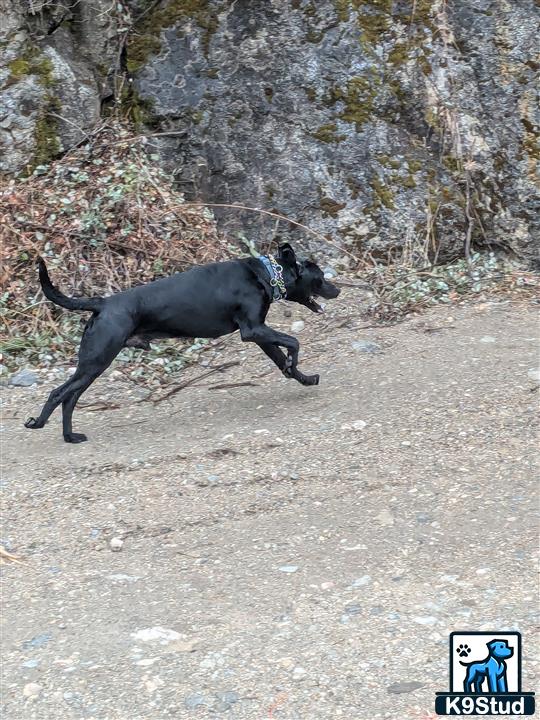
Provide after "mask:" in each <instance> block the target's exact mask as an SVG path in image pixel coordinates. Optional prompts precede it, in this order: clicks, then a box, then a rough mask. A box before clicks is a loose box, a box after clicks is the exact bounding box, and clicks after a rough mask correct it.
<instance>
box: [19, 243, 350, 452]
mask: <svg viewBox="0 0 540 720" xmlns="http://www.w3.org/2000/svg"><path fill="white" fill-rule="evenodd" d="M39 280H40V282H41V287H42V288H43V292H44V293H45V295H46V297H47V298H48V299H49V300H52V302H54V303H56V304H57V305H60V306H61V307H64V308H67V309H68V310H90V311H92V317H91V318H90V320H89V321H88V323H87V324H86V327H85V329H84V333H83V336H82V340H81V346H80V348H79V362H78V365H77V370H76V371H75V373H74V374H73V375H72V376H71V377H70V378H69V380H68V381H67V382H66V383H64V384H63V385H62V386H60V387H58V388H56V389H55V390H53V391H52V392H51V394H50V395H49V398H48V400H47V402H46V403H45V405H44V407H43V410H42V411H41V414H40V416H39V417H38V418H29V419H28V420H27V421H26V423H25V426H26V427H27V428H42V427H43V426H44V425H45V423H46V422H47V420H48V419H49V417H50V415H51V413H52V412H53V410H54V409H55V408H56V407H57V406H58V405H59V404H60V403H62V424H63V434H64V440H65V441H66V442H70V443H78V442H84V440H86V436H85V435H82V434H80V433H74V432H73V430H72V424H71V417H72V415H73V409H74V408H75V405H76V403H77V400H78V399H79V398H80V397H81V395H82V394H83V392H84V391H85V390H87V389H88V388H89V387H90V385H91V384H92V383H93V382H94V380H95V379H96V378H97V377H99V376H100V375H101V374H102V373H103V372H104V371H105V370H106V369H107V368H108V367H109V365H110V364H111V363H112V361H113V360H114V358H115V357H116V356H117V355H118V353H119V352H120V350H121V349H122V348H123V347H124V346H131V347H142V348H146V349H147V348H148V347H149V342H150V340H152V339H154V338H179V337H182V338H191V337H200V338H203V337H204V338H217V337H220V336H221V335H226V334H228V333H232V332H234V331H235V330H240V335H241V337H242V340H243V341H245V342H254V343H256V344H257V345H258V346H259V347H260V348H261V350H262V351H263V352H265V353H266V354H267V355H268V357H269V358H270V359H271V360H272V361H273V362H274V363H275V364H276V365H277V366H278V368H279V369H280V370H281V372H282V373H283V374H284V375H285V376H286V377H288V378H293V379H294V380H298V382H300V383H302V385H317V384H318V382H319V376H318V375H303V374H302V373H301V372H300V371H299V370H298V367H297V365H298V350H299V343H298V340H297V339H296V338H294V337H291V336H290V335H286V334H285V333H281V332H277V330H273V329H272V328H270V327H268V326H267V325H265V324H264V321H265V319H266V315H267V313H268V309H269V307H270V303H271V302H272V300H278V299H286V300H292V301H293V302H297V303H300V304H301V305H305V306H306V307H308V308H309V309H310V310H312V311H313V312H322V308H321V307H320V305H318V304H317V303H316V302H315V300H314V299H313V298H314V296H319V297H323V298H327V299H330V298H335V297H337V296H338V295H339V292H340V291H339V289H338V288H337V287H336V286H335V285H332V283H329V282H328V281H327V280H325V279H324V275H323V272H322V270H321V269H320V268H319V267H318V265H316V264H315V263H312V262H309V261H303V262H297V260H296V256H295V254H294V250H293V249H292V248H291V246H290V245H288V244H285V245H281V246H280V247H279V250H278V256H277V260H276V259H274V258H273V257H272V256H271V255H270V256H268V257H262V258H261V259H257V258H246V259H243V260H229V261H227V262H220V263H212V264H210V265H202V266H199V267H194V268H192V269H191V270H188V271H187V272H182V273H177V274H176V275H171V276H170V277H167V278H163V279H161V280H155V281H154V282H151V283H148V284H147V285H141V286H139V287H134V288H131V289H130V290H125V291H124V292H120V293H117V294H116V295H111V296H110V297H106V298H102V297H94V298H69V297H67V296H66V295H64V294H63V293H61V292H60V291H59V290H57V288H55V287H54V286H53V284H52V283H51V280H50V278H49V274H48V272H47V268H46V266H45V263H44V262H43V260H42V259H41V258H40V260H39ZM280 348H285V349H286V350H287V355H285V354H284V353H283V352H282V350H280Z"/></svg>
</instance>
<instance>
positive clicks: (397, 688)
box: [386, 680, 424, 695]
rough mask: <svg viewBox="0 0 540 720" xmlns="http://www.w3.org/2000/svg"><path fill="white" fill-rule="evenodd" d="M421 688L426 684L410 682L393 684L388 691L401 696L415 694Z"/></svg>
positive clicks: (388, 687)
mask: <svg viewBox="0 0 540 720" xmlns="http://www.w3.org/2000/svg"><path fill="white" fill-rule="evenodd" d="M421 687H424V683H421V682H416V681H415V680H410V681H409V682H397V683H392V685H388V686H387V688H386V691H387V692H389V693H392V694H393V695H399V693H409V692H414V690H419V689H420V688H421Z"/></svg>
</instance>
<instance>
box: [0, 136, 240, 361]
mask: <svg viewBox="0 0 540 720" xmlns="http://www.w3.org/2000/svg"><path fill="white" fill-rule="evenodd" d="M156 159H157V158H156V157H155V156H154V157H153V156H151V155H150V154H149V153H147V152H146V150H145V145H144V143H143V142H141V138H140V137H135V138H133V137H132V136H131V135H130V133H129V131H128V130H127V129H124V128H123V127H122V126H120V125H116V124H112V125H111V124H107V125H104V126H101V127H100V128H98V129H97V130H96V131H95V132H94V134H93V136H92V137H91V142H89V143H88V144H86V145H84V146H83V147H80V148H76V149H74V150H73V151H71V152H70V153H68V154H67V155H66V156H64V157H63V158H62V159H61V160H58V161H56V162H54V163H52V164H51V165H50V166H43V167H38V168H37V169H36V171H35V172H34V174H33V175H32V176H30V177H28V178H26V179H22V180H17V181H14V180H12V181H9V182H4V183H3V185H2V186H1V187H0V222H1V231H0V232H1V236H0V240H1V245H2V257H3V265H2V270H1V274H0V278H1V281H2V295H1V297H0V311H1V313H2V320H3V323H4V326H5V334H4V337H3V341H4V348H5V349H6V350H7V351H8V352H10V353H15V354H17V353H18V352H24V351H25V350H27V349H29V348H31V347H35V349H36V351H37V350H39V348H40V347H44V348H45V347H46V348H47V349H48V350H49V351H52V352H54V350H55V348H56V346H60V345H62V342H63V339H64V338H65V335H66V331H67V333H68V334H71V333H70V328H71V327H72V326H73V328H74V329H78V324H79V321H78V319H77V317H78V316H69V318H68V317H67V316H66V314H65V313H63V314H62V313H61V312H59V311H57V310H56V309H55V308H53V307H52V306H51V304H50V303H47V302H46V301H45V300H44V299H43V296H42V294H41V290H40V288H39V284H38V282H37V273H36V268H35V258H36V256H37V255H42V256H43V257H45V258H46V260H47V263H48V265H49V267H50V270H51V275H52V277H53V280H54V282H55V283H56V284H58V285H59V286H60V287H61V288H63V290H64V291H65V292H66V293H67V294H68V295H102V294H108V293H111V292H115V291H118V290H121V289H124V288H126V287H129V286H131V285H132V284H133V283H134V282H137V283H142V282H147V281H149V280H152V279H154V278H156V277H160V276H162V275H168V274H170V273H172V272H175V271H179V270H182V269H185V268H186V267H188V266H190V265H192V264H194V263H202V262H208V261H212V260H217V259H221V258H223V257H227V256H231V254H232V253H233V251H234V249H233V248H231V247H230V246H229V245H228V244H227V243H226V241H225V240H224V239H223V237H222V236H221V235H219V234H218V232H217V230H216V226H215V223H214V220H213V217H212V215H211V213H210V212H209V211H208V210H206V209H205V208H201V207H187V206H186V207H184V206H183V196H182V195H181V194H180V193H179V192H178V191H177V190H176V189H175V188H174V187H173V185H172V183H171V180H170V178H169V177H168V176H167V175H166V174H165V173H164V172H163V171H162V170H160V168H159V166H158V163H157V162H155V160H156Z"/></svg>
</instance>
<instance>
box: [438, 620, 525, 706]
mask: <svg viewBox="0 0 540 720" xmlns="http://www.w3.org/2000/svg"><path fill="white" fill-rule="evenodd" d="M435 712H436V713H437V714H438V715H506V716H508V715H518V716H519V715H533V714H534V693H532V692H522V691H521V634H520V633H519V632H509V631H501V632H496V631H494V632H454V633H452V634H451V635H450V692H448V693H437V698H436V701H435Z"/></svg>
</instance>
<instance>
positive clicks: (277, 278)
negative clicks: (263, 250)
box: [259, 255, 287, 301]
mask: <svg viewBox="0 0 540 720" xmlns="http://www.w3.org/2000/svg"><path fill="white" fill-rule="evenodd" d="M259 260H260V261H261V262H262V264H263V265H264V267H265V269H266V271H267V273H268V275H269V276H270V287H271V288H272V300H274V301H277V300H285V299H286V297H287V286H286V283H285V279H284V277H283V270H284V268H283V266H282V265H280V264H279V263H278V261H277V260H276V258H275V257H274V256H273V255H260V256H259Z"/></svg>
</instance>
